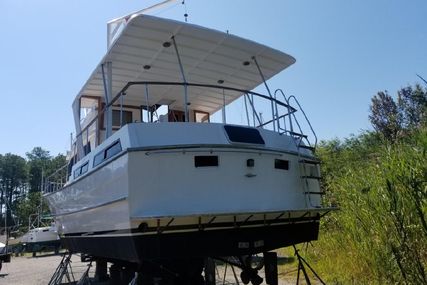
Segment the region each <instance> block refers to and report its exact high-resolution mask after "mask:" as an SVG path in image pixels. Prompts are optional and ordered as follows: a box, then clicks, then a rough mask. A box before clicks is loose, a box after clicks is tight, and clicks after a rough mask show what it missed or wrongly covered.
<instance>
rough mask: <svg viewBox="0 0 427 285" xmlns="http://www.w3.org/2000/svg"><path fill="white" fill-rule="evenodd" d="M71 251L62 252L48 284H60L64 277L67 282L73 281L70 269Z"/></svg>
mask: <svg viewBox="0 0 427 285" xmlns="http://www.w3.org/2000/svg"><path fill="white" fill-rule="evenodd" d="M71 255H72V253H71V252H66V253H64V256H63V257H62V260H61V262H60V263H59V265H58V267H57V268H56V270H55V272H54V273H53V276H52V278H51V279H50V281H49V283H48V285H60V284H62V279H63V278H64V276H65V277H66V279H67V281H68V283H71V282H74V281H75V280H74V275H73V271H72V269H71Z"/></svg>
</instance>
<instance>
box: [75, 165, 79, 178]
mask: <svg viewBox="0 0 427 285" xmlns="http://www.w3.org/2000/svg"><path fill="white" fill-rule="evenodd" d="M79 176H80V167H79V168H77V169H76V170H74V178H77V177H79Z"/></svg>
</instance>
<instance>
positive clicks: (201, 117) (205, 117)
mask: <svg viewBox="0 0 427 285" xmlns="http://www.w3.org/2000/svg"><path fill="white" fill-rule="evenodd" d="M194 121H195V122H196V123H209V113H207V112H202V111H194Z"/></svg>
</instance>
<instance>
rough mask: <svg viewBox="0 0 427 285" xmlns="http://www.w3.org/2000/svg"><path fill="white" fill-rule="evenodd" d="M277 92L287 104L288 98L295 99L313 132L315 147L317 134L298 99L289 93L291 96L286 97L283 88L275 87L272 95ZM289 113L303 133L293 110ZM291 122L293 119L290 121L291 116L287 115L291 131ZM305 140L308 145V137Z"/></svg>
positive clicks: (315, 145)
mask: <svg viewBox="0 0 427 285" xmlns="http://www.w3.org/2000/svg"><path fill="white" fill-rule="evenodd" d="M277 92H280V93H281V94H282V96H283V98H284V100H285V101H286V104H287V105H288V106H290V100H291V99H293V100H294V101H295V103H296V104H297V105H298V108H299V110H300V111H301V113H302V114H303V116H304V118H305V120H306V121H307V124H308V126H309V127H310V130H311V133H312V134H313V136H314V148H316V147H317V141H318V139H317V135H316V132H315V131H314V129H313V126H312V125H311V122H310V120H309V119H308V117H307V115H306V114H305V112H304V110H303V108H302V107H301V104H300V103H299V101H298V100H297V98H296V97H295V96H294V95H291V96H289V97H288V98H286V95H285V93H284V92H283V90H282V89H276V91H275V92H274V95H275V96H276V93H277ZM291 115H292V116H293V117H294V122H295V123H296V124H297V126H298V129H299V131H300V133H301V134H303V130H302V128H301V125H300V124H299V122H298V120H297V117H296V116H295V112H292V113H291ZM292 122H293V121H292V118H291V116H289V123H290V128H291V132H293V125H292ZM307 142H308V143H309V145H310V142H309V141H308V139H307Z"/></svg>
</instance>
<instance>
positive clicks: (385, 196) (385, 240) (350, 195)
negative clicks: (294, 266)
mask: <svg viewBox="0 0 427 285" xmlns="http://www.w3.org/2000/svg"><path fill="white" fill-rule="evenodd" d="M426 86H427V85H426ZM369 119H370V121H371V123H372V126H373V129H374V130H373V131H363V132H362V133H360V134H358V135H353V136H351V137H349V138H346V139H333V140H328V141H323V142H322V143H321V145H320V147H319V149H318V151H317V155H318V156H319V158H320V159H321V161H322V172H323V181H322V183H323V187H324V188H325V189H326V193H327V194H326V196H325V197H324V202H325V204H327V205H328V204H329V205H337V206H338V207H339V210H337V211H334V212H331V213H330V214H328V215H327V216H325V217H324V219H323V221H322V223H321V232H320V238H319V241H318V243H317V245H316V246H315V247H312V248H309V249H308V251H307V254H308V255H309V258H310V259H311V261H312V262H313V264H315V266H316V267H317V268H318V270H319V271H320V272H321V274H322V275H323V276H325V279H326V280H327V281H328V282H327V283H330V284H427V272H426V269H427V89H426V88H425V87H423V86H421V85H419V84H416V85H415V86H407V87H404V88H402V89H400V90H399V91H398V92H397V94H396V96H394V97H393V96H391V95H390V94H389V93H388V92H387V91H381V92H378V93H377V94H375V95H374V96H373V97H372V101H371V105H370V115H369Z"/></svg>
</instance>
